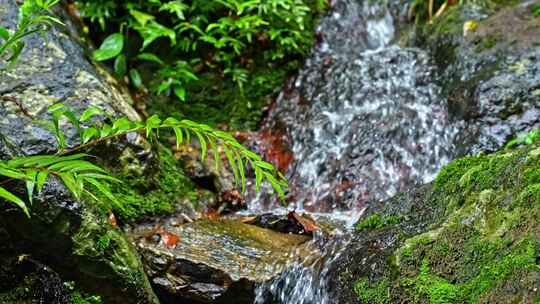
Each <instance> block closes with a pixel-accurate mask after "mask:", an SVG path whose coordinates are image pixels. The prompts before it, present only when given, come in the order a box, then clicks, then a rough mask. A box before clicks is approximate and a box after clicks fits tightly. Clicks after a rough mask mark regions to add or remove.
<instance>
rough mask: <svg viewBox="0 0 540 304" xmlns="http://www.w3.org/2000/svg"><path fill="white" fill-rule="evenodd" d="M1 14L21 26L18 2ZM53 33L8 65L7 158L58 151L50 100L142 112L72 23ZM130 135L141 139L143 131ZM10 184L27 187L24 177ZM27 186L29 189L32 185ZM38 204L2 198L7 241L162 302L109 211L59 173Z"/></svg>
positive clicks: (64, 269) (98, 282)
mask: <svg viewBox="0 0 540 304" xmlns="http://www.w3.org/2000/svg"><path fill="white" fill-rule="evenodd" d="M0 14H1V15H2V20H0V23H1V25H2V26H6V27H8V28H10V29H13V28H14V26H15V24H16V22H17V2H16V1H14V0H13V1H12V0H0ZM63 21H65V22H68V23H69V20H68V19H65V20H63ZM45 36H46V40H44V39H43V38H42V37H41V36H39V35H38V34H35V35H30V36H29V37H27V38H26V40H25V43H26V47H25V48H24V50H23V53H22V56H21V57H20V59H19V61H18V63H17V64H16V65H15V67H14V68H12V69H9V70H8V71H7V72H4V73H0V97H1V98H2V102H1V103H0V117H1V119H0V143H1V148H0V152H1V155H0V158H1V159H8V158H11V157H14V156H21V155H34V154H43V153H52V152H55V151H56V149H57V144H56V141H55V139H54V137H53V135H52V133H51V132H50V131H49V130H48V129H47V128H46V127H45V126H44V125H45V124H44V122H45V121H47V120H49V119H50V117H49V114H48V113H47V107H49V106H50V105H52V104H54V103H56V102H62V103H64V104H66V105H67V106H69V107H70V108H71V109H73V110H74V111H75V112H77V113H80V112H81V111H82V110H84V109H85V108H87V107H88V106H91V105H93V106H98V107H100V108H102V109H103V110H105V111H106V112H108V113H109V114H111V115H113V116H117V115H127V116H128V117H130V118H131V119H133V120H138V119H139V117H138V115H137V114H136V112H135V111H134V110H133V108H131V106H130V104H129V103H130V102H129V100H130V99H129V96H128V94H127V92H126V90H124V89H123V88H122V87H121V86H119V85H118V84H117V83H116V82H115V81H114V80H113V79H112V77H111V76H109V75H108V74H107V73H106V72H105V71H102V70H100V69H99V68H96V67H94V66H93V65H92V64H91V63H90V62H89V61H88V60H87V59H86V54H85V53H84V49H83V47H82V46H81V45H79V44H78V42H77V41H76V40H75V39H74V38H72V37H71V36H70V35H69V33H68V32H67V31H66V30H65V29H59V28H56V27H55V28H52V29H51V30H50V31H47V33H46V34H45ZM64 129H66V128H64ZM66 133H67V140H68V143H69V144H70V145H71V144H76V143H77V141H78V136H75V135H76V134H75V133H74V132H73V130H70V129H66ZM127 142H133V143H137V145H138V144H139V141H138V139H137V138H136V137H129V138H127ZM113 150H114V149H111V151H113ZM112 154H114V153H111V155H112ZM9 186H10V187H12V188H13V189H15V190H16V189H19V188H17V187H18V186H19V185H16V184H14V185H9ZM15 190H14V191H15ZM19 190H20V191H19V193H21V197H24V196H25V195H24V193H23V192H24V190H23V189H19ZM30 209H31V211H30V212H31V215H32V217H31V218H26V217H25V216H24V215H23V214H22V213H21V212H20V211H19V210H18V209H16V208H14V207H13V206H12V205H11V204H7V203H5V202H2V203H0V223H1V224H0V226H1V227H2V228H4V229H5V231H6V232H7V233H6V234H5V235H2V239H1V240H0V242H7V241H8V239H9V242H13V244H14V246H16V247H17V248H20V249H21V250H22V251H21V252H24V253H25V254H28V255H30V256H31V257H32V258H35V259H36V260H39V261H41V262H43V263H44V264H46V265H50V266H51V267H53V269H55V271H57V272H58V273H59V274H60V275H61V276H62V277H65V278H70V279H72V280H75V281H77V283H78V284H79V285H80V286H81V287H82V288H84V289H85V290H88V291H91V292H94V293H98V294H100V295H102V296H103V298H104V300H105V301H106V302H107V303H157V299H156V297H155V295H154V293H153V291H152V289H151V288H150V285H149V282H148V280H147V278H146V276H145V274H144V271H143V268H142V264H141V263H140V260H139V256H138V255H137V253H136V251H135V249H134V248H133V247H132V245H131V244H130V243H129V242H128V241H127V240H126V239H125V237H124V236H123V234H122V233H121V232H120V230H118V228H115V227H113V226H111V225H110V224H108V222H107V217H106V215H104V214H103V213H101V212H98V211H97V210H96V209H95V208H94V207H93V206H91V205H90V204H88V203H86V202H78V201H76V200H74V199H73V198H72V197H71V196H70V194H69V193H68V192H67V191H66V189H65V187H64V186H63V185H62V183H60V182H59V181H57V180H56V179H54V178H49V180H48V181H47V184H46V186H45V188H44V190H43V192H42V193H41V194H39V195H38V196H37V197H36V198H35V200H34V203H33V205H32V206H31V208H30ZM38 287H39V286H38V285H36V290H35V292H36V293H37V292H40V290H39V288H38ZM44 288H45V287H44ZM41 291H42V292H48V291H47V290H46V289H44V290H41ZM49 291H52V289H51V290H49ZM46 303H53V302H47V301H46Z"/></svg>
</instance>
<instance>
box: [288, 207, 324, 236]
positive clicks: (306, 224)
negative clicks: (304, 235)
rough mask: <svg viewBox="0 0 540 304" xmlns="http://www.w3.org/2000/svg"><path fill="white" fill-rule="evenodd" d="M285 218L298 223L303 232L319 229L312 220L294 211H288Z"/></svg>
mask: <svg viewBox="0 0 540 304" xmlns="http://www.w3.org/2000/svg"><path fill="white" fill-rule="evenodd" d="M287 218H289V219H290V220H293V221H295V222H297V223H298V224H300V225H301V226H302V227H303V228H304V231H305V232H313V231H317V230H319V229H321V228H319V226H317V224H316V223H315V221H314V220H312V219H309V218H307V217H304V216H301V215H299V214H297V213H296V212H294V211H291V212H289V214H288V215H287Z"/></svg>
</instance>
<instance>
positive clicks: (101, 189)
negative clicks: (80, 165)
mask: <svg viewBox="0 0 540 304" xmlns="http://www.w3.org/2000/svg"><path fill="white" fill-rule="evenodd" d="M84 180H85V181H86V182H88V183H90V184H92V185H94V187H96V189H97V190H99V192H101V193H102V194H103V195H105V197H107V198H108V199H109V200H111V201H112V202H116V201H117V199H116V197H115V196H114V195H113V194H112V193H111V191H110V190H109V188H108V187H107V186H105V185H104V184H102V183H100V182H99V181H97V180H95V179H93V178H85V179H84Z"/></svg>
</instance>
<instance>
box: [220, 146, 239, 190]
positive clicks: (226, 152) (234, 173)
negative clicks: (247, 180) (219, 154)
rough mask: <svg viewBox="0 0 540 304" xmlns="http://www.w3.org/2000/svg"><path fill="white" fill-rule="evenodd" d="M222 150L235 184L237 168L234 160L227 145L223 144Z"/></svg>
mask: <svg viewBox="0 0 540 304" xmlns="http://www.w3.org/2000/svg"><path fill="white" fill-rule="evenodd" d="M223 151H224V152H225V156H226V157H227V160H228V161H229V165H230V167H231V170H232V172H233V175H234V183H235V185H236V186H238V184H239V179H238V168H237V167H236V161H235V159H234V156H233V155H232V153H231V150H229V148H228V147H227V145H223Z"/></svg>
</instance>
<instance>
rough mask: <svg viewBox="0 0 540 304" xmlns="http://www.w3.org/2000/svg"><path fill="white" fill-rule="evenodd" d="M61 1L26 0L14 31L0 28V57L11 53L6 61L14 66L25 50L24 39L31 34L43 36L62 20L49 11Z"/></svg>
mask: <svg viewBox="0 0 540 304" xmlns="http://www.w3.org/2000/svg"><path fill="white" fill-rule="evenodd" d="M59 1H60V0H25V1H24V3H23V5H22V6H21V8H20V10H19V20H18V24H17V28H16V29H15V30H14V31H10V30H9V29H7V28H5V27H2V26H0V56H3V55H4V54H5V53H7V52H9V57H8V58H7V59H6V61H7V62H8V63H9V64H13V63H15V62H16V61H17V59H18V58H19V56H20V55H21V52H22V50H23V48H24V41H23V39H24V38H25V37H26V36H28V35H31V34H34V33H40V34H43V33H44V32H45V30H46V29H47V28H48V27H50V26H51V25H52V24H54V23H57V24H61V22H60V20H58V19H57V18H54V17H51V16H49V15H48V12H49V10H50V9H51V8H52V7H53V6H54V5H55V4H57V3H58V2H59Z"/></svg>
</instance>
